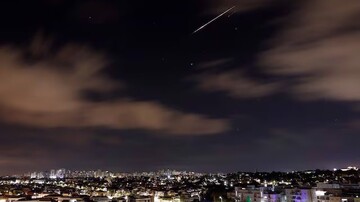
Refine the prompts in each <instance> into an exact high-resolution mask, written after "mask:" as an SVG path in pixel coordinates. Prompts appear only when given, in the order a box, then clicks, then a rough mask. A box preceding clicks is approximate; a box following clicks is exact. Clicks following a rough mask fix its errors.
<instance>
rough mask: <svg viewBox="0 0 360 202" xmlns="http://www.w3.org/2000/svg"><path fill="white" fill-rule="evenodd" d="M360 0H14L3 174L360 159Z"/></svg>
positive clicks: (0, 78) (284, 167)
mask: <svg viewBox="0 0 360 202" xmlns="http://www.w3.org/2000/svg"><path fill="white" fill-rule="evenodd" d="M232 6H235V7H234V8H233V9H232V10H230V11H229V12H227V13H225V14H224V15H222V16H221V17H219V18H217V19H216V20H215V21H213V22H212V23H210V24H208V25H207V26H205V27H204V28H203V29H201V30H200V31H198V32H196V33H194V34H192V33H193V32H194V31H195V30H196V29H198V28H199V27H201V26H202V25H204V24H206V23H207V22H209V21H210V20H212V19H214V18H215V17H217V16H219V15H220V14H222V13H223V12H224V11H226V10H227V9H229V8H231V7H232ZM359 13H360V1H358V0H348V1H341V0H301V1H285V0H284V1H282V0H251V1H250V0H249V1H247V0H183V1H170V0H155V1H149V0H118V1H110V0H89V1H77V0H69V1H66V0H43V1H41V0H31V1H30V0H23V1H18V0H8V1H1V2H0V25H1V28H0V142H1V147H0V174H14V173H22V172H27V171H41V170H48V169H52V168H67V169H81V170H90V169H104V170H111V171H119V172H122V171H124V172H132V171H155V170H159V169H167V168H169V169H177V170H189V171H190V170H191V171H200V172H218V171H222V172H233V171H255V170H259V171H272V170H279V171H289V170H303V169H315V168H328V169H332V168H334V167H344V166H348V165H355V166H356V165H359V162H360V155H359V154H360V146H359V145H360V136H359V133H360V102H359V101H360V67H359V65H360V26H359V25H360V24H359V22H360V21H359V20H360V15H359Z"/></svg>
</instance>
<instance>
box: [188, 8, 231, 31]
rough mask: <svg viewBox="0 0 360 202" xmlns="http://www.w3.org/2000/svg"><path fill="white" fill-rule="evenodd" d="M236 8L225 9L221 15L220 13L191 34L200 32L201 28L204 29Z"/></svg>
mask: <svg viewBox="0 0 360 202" xmlns="http://www.w3.org/2000/svg"><path fill="white" fill-rule="evenodd" d="M235 7H236V6H233V7H231V8H229V9H227V10H226V11H224V12H223V13H221V14H220V15H218V16H216V17H215V18H214V19H212V20H210V21H209V22H207V23H206V24H204V25H203V26H201V27H199V29H197V30H195V31H194V32H193V33H192V34H195V33H196V32H198V31H200V30H202V29H203V28H205V27H206V26H208V25H209V24H211V23H212V22H214V21H215V20H217V19H218V18H220V17H221V16H223V15H225V14H226V13H227V12H229V11H231V10H232V9H234V8H235Z"/></svg>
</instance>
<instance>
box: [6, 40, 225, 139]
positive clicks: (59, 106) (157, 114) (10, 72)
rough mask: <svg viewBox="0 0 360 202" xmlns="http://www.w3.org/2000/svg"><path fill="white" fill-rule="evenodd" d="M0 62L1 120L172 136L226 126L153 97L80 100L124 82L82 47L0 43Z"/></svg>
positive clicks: (101, 56)
mask: <svg viewBox="0 0 360 202" xmlns="http://www.w3.org/2000/svg"><path fill="white" fill-rule="evenodd" d="M25 56H26V57H25ZM29 56H30V57H29ZM0 63H1V65H0V119H1V120H2V121H3V122H7V123H16V124H21V125H28V126H35V127H41V128H49V127H50V128H53V127H69V128H79V127H106V128H113V129H141V130H150V131H156V132H159V133H166V134H177V135H182V134H189V135H193V134H214V133H221V132H223V131H226V130H227V128H228V122H227V120H224V119H211V118H208V117H206V116H202V115H199V114H193V113H186V112H181V111H178V110H174V109H171V108H169V107H166V106H164V105H162V104H160V103H158V102H156V101H136V100H134V99H131V98H128V97H125V98H121V99H120V98H119V99H116V100H109V101H103V102H91V101H89V100H86V99H84V98H83V97H82V93H83V92H84V91H96V92H101V93H107V92H111V91H112V90H114V89H119V88H122V87H124V85H123V84H121V83H120V82H115V81H113V80H111V79H109V78H107V77H106V76H105V75H102V74H101V72H102V70H103V69H104V68H105V67H106V66H107V65H109V60H108V59H107V58H106V56H105V55H104V54H102V53H100V52H96V51H94V50H92V49H90V48H88V47H84V46H79V45H75V44H68V45H65V46H64V47H61V48H58V49H57V50H54V49H53V48H52V47H51V43H50V42H46V41H44V40H41V37H40V38H36V39H35V40H34V42H33V44H32V46H30V48H19V47H11V46H3V47H0Z"/></svg>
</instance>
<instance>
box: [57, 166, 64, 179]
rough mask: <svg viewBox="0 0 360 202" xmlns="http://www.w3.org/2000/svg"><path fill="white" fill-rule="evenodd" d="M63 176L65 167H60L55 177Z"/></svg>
mask: <svg viewBox="0 0 360 202" xmlns="http://www.w3.org/2000/svg"><path fill="white" fill-rule="evenodd" d="M64 177H65V169H64V168H61V169H59V170H57V171H56V178H64Z"/></svg>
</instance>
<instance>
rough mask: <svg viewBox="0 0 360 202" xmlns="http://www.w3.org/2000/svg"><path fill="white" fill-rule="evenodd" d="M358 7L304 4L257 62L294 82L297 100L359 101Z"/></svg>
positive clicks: (318, 1) (357, 4) (359, 4)
mask: <svg viewBox="0 0 360 202" xmlns="http://www.w3.org/2000/svg"><path fill="white" fill-rule="evenodd" d="M359 11H360V2H359V1H354V0H352V1H346V2H342V1H336V0H330V1H327V0H316V1H306V2H304V3H303V4H302V6H301V7H300V8H299V10H298V11H297V12H295V13H294V14H293V15H291V16H290V17H289V18H288V20H286V21H285V22H286V23H287V24H286V25H287V26H285V29H284V31H283V32H281V33H280V34H279V35H278V36H277V37H276V38H275V39H274V40H273V48H272V49H270V50H269V51H267V52H266V53H264V55H263V56H262V58H261V62H262V64H263V65H264V66H266V71H267V73H269V74H275V75H281V76H291V77H292V78H295V81H296V82H294V83H295V85H294V86H293V88H292V89H293V93H294V94H295V95H296V96H297V97H299V98H301V99H304V98H306V99H332V100H340V101H359V100H360V90H359V88H358V86H360V68H359V67H358V66H359V64H360V58H359V57H358V52H359V51H360V32H359V27H358V23H357V19H359V17H360V15H359Z"/></svg>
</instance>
